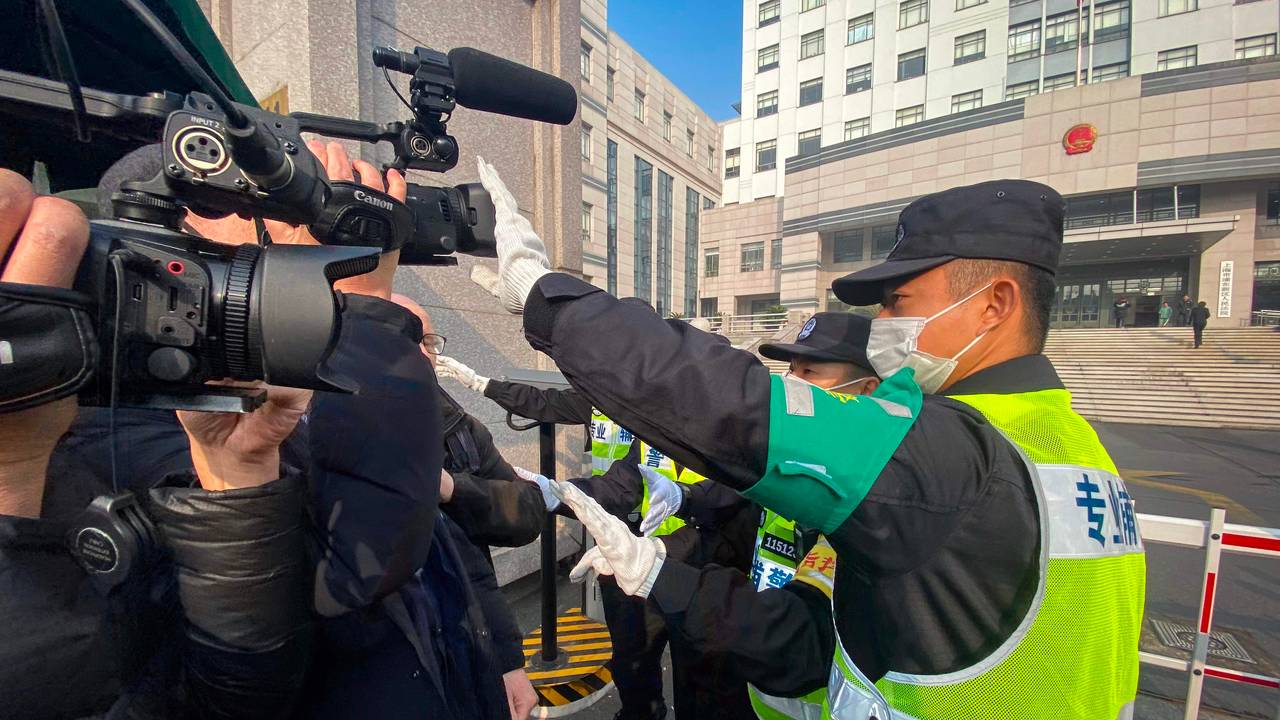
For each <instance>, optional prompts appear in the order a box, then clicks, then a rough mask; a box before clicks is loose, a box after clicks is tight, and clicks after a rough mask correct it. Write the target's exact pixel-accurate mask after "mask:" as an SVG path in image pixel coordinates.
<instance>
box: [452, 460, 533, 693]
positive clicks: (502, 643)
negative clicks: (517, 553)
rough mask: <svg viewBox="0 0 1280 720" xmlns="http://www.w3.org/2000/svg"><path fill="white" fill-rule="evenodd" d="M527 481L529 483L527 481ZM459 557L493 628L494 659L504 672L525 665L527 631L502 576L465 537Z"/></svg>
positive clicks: (485, 616)
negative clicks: (500, 583)
mask: <svg viewBox="0 0 1280 720" xmlns="http://www.w3.org/2000/svg"><path fill="white" fill-rule="evenodd" d="M526 484H527V483H526ZM455 546H456V547H457V550H458V559H459V560H460V561H461V562H462V565H463V570H464V571H465V572H466V574H467V579H468V580H469V581H470V583H471V588H472V591H473V592H474V594H475V600H476V603H477V604H478V605H479V606H480V607H479V610H480V613H481V615H482V616H483V617H484V622H485V625H486V626H488V628H489V640H490V642H491V643H492V648H491V649H492V651H493V659H494V662H495V663H496V664H497V666H498V667H497V669H498V671H499V672H500V673H503V674H506V673H508V672H511V671H512V670H518V669H520V668H522V667H524V634H523V633H521V632H520V625H519V623H517V622H516V616H515V613H513V612H512V611H511V606H510V605H508V604H507V599H506V597H505V596H504V595H503V594H502V590H500V589H499V588H498V579H497V576H495V575H494V572H493V566H492V565H490V564H489V561H488V559H487V558H485V556H484V554H483V553H482V552H481V551H480V549H479V548H477V547H476V546H475V545H473V544H471V543H470V542H467V540H466V538H462V539H461V540H460V541H459V542H457V543H455Z"/></svg>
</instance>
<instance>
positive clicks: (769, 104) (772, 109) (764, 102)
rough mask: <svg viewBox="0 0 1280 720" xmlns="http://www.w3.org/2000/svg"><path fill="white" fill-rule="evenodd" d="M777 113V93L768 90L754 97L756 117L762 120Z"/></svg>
mask: <svg viewBox="0 0 1280 720" xmlns="http://www.w3.org/2000/svg"><path fill="white" fill-rule="evenodd" d="M776 112H778V91H777V90H770V91H769V92H763V93H760V94H759V95H757V96H756V117H758V118H762V117H764V116H766V115H773V114H774V113H776Z"/></svg>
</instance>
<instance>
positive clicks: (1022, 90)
mask: <svg viewBox="0 0 1280 720" xmlns="http://www.w3.org/2000/svg"><path fill="white" fill-rule="evenodd" d="M1039 92H1040V81H1039V80H1030V81H1028V82H1024V83H1017V84H1016V85H1010V86H1009V87H1007V88H1005V91H1004V99H1005V100H1017V99H1018V98H1024V97H1031V96H1032V95H1035V94H1037V93H1039Z"/></svg>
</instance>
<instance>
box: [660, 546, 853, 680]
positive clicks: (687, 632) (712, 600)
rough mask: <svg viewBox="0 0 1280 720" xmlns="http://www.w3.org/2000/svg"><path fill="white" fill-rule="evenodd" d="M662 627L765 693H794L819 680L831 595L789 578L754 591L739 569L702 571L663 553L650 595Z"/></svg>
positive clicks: (827, 660) (828, 647) (831, 638)
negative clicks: (663, 622)
mask: <svg viewBox="0 0 1280 720" xmlns="http://www.w3.org/2000/svg"><path fill="white" fill-rule="evenodd" d="M649 597H650V598H652V599H653V600H654V601H655V602H656V603H657V605H658V608H659V609H660V610H662V612H663V614H664V615H665V616H666V618H667V627H669V628H670V629H671V631H672V632H674V633H677V634H679V635H680V637H682V638H683V639H684V640H685V642H687V643H689V644H690V646H691V647H692V648H693V649H694V650H695V651H696V652H698V653H701V654H707V655H713V656H721V657H722V658H723V659H724V660H726V662H725V663H724V665H725V666H727V667H731V668H733V669H734V671H735V672H736V673H737V674H738V678H737V679H738V680H743V681H746V682H749V683H751V684H753V685H755V686H756V687H758V688H760V689H761V690H763V691H765V692H767V693H769V694H770V695H779V696H782V697H797V696H800V695H803V694H805V693H808V692H811V691H813V690H816V689H818V688H820V687H824V686H825V685H826V684H827V674H828V673H829V672H830V670H831V659H832V657H834V652H835V628H834V626H833V625H832V623H831V601H830V600H828V599H827V597H826V596H825V595H823V594H822V593H821V592H819V591H818V590H817V589H815V588H812V587H809V586H807V585H804V584H802V583H791V584H789V585H787V586H786V587H784V588H781V589H771V590H765V591H762V592H756V589H755V587H754V586H753V585H752V584H751V581H750V580H749V579H748V578H747V576H746V575H744V574H743V573H742V572H740V571H738V570H734V569H732V568H724V567H720V566H717V565H708V566H707V567H705V568H702V569H701V570H698V569H695V568H693V567H690V566H689V565H685V564H684V563H680V562H671V561H670V559H668V561H667V562H665V563H663V565H662V570H661V572H659V573H658V579H657V581H656V582H655V583H654V586H653V591H652V592H651V593H650V594H649Z"/></svg>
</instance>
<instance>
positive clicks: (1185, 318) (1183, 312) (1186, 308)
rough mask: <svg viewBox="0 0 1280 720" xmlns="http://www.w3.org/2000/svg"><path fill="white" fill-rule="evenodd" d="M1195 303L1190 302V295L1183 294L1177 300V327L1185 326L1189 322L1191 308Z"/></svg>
mask: <svg viewBox="0 0 1280 720" xmlns="http://www.w3.org/2000/svg"><path fill="white" fill-rule="evenodd" d="M1195 306H1196V304H1195V303H1194V302H1191V296H1190V295H1183V296H1182V299H1181V300H1179V301H1178V327H1186V326H1188V325H1190V324H1191V310H1192V308H1194V307H1195Z"/></svg>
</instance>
